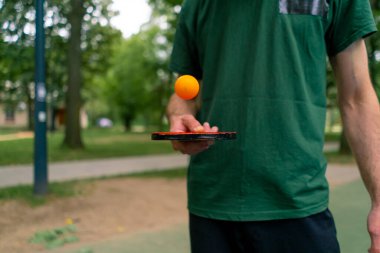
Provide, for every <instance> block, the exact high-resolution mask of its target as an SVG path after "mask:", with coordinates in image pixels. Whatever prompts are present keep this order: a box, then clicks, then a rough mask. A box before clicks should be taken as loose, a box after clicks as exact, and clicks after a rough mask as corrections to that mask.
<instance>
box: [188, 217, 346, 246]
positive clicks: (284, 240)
mask: <svg viewBox="0 0 380 253" xmlns="http://www.w3.org/2000/svg"><path fill="white" fill-rule="evenodd" d="M190 241H191V252H192V253H339V252H340V249H339V244H338V241H337V237H336V229H335V224H334V220H333V217H332V215H331V213H330V211H329V210H326V211H324V212H321V213H318V214H315V215H312V216H309V217H306V218H300V219H286V220H273V221H249V222H235V221H221V220H213V219H207V218H202V217H199V216H196V215H193V214H190Z"/></svg>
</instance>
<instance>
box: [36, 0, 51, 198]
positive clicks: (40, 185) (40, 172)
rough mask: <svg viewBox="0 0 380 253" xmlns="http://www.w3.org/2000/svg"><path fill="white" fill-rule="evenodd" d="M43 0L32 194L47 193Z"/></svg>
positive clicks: (39, 16)
mask: <svg viewBox="0 0 380 253" xmlns="http://www.w3.org/2000/svg"><path fill="white" fill-rule="evenodd" d="M43 6H44V0H36V40H35V96H34V194H35V195H40V196H43V195H45V194H46V193H47V188H48V173H47V151H46V150H47V143H46V118H47V117H46V86H45V31H44V8H43Z"/></svg>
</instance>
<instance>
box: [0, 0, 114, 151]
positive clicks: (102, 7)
mask: <svg viewBox="0 0 380 253" xmlns="http://www.w3.org/2000/svg"><path fill="white" fill-rule="evenodd" d="M110 3H111V0H90V1H83V0H80V1H75V0H51V1H46V7H45V13H46V15H45V26H46V27H45V28H46V47H47V52H46V62H47V64H46V67H47V68H46V74H47V77H46V81H47V90H48V97H47V99H48V104H50V106H51V107H52V108H54V107H55V105H56V104H57V103H59V102H60V101H61V100H63V95H64V94H65V93H66V90H67V84H68V83H71V85H70V87H71V88H70V91H72V87H73V86H72V84H73V83H76V84H77V81H78V80H83V81H84V82H88V83H90V82H91V80H92V79H95V78H96V76H98V75H101V74H102V72H101V71H103V73H104V72H106V69H107V66H109V63H108V62H109V60H108V58H109V57H108V56H109V48H110V45H109V44H111V43H113V42H112V41H113V40H114V39H115V38H117V37H120V36H121V35H120V32H118V31H116V30H115V29H113V28H112V27H111V26H110V24H109V20H110V17H112V16H113V15H115V13H113V12H112V11H109V9H108V6H109V4H110ZM78 4H79V5H78ZM71 5H75V6H74V7H72V6H71ZM79 6H81V7H79ZM78 13H79V16H80V18H81V19H80V20H78V19H75V18H74V16H75V15H77V14H78ZM34 18H35V17H34V5H33V1H32V0H12V1H10V0H2V1H1V0H0V26H1V27H2V33H1V34H0V39H1V43H2V44H0V49H2V48H7V50H1V51H0V53H1V54H2V55H1V56H3V53H4V55H5V57H1V59H0V71H1V72H2V73H6V74H7V75H4V76H2V77H6V78H1V77H0V82H2V83H3V85H4V82H5V81H7V80H8V79H9V78H10V77H9V76H10V75H11V74H10V71H9V69H10V67H8V66H9V63H7V62H6V61H14V62H16V63H17V64H14V65H13V66H12V67H13V70H15V71H16V73H22V75H23V76H24V77H25V78H21V77H20V76H17V75H15V74H12V79H14V80H17V81H20V79H23V80H26V77H29V80H28V82H26V81H25V82H24V83H25V85H24V90H25V91H26V90H28V89H27V88H28V87H30V83H32V82H33V68H31V69H28V70H27V71H26V70H25V68H24V69H22V68H21V67H20V66H19V65H20V64H19V63H21V62H25V63H30V64H32V63H33V61H34V57H33V54H31V55H29V54H23V55H25V57H26V56H28V57H29V56H30V58H28V59H26V58H25V57H24V58H23V59H22V61H20V57H21V56H20V54H19V53H17V52H19V51H25V50H24V49H26V48H28V47H29V48H32V47H33V43H34V28H33V23H34ZM70 22H71V24H70ZM79 22H80V23H79ZM73 24H74V26H73ZM76 25H80V27H79V29H76V30H75V27H76ZM70 29H72V30H70ZM70 31H72V32H73V35H74V36H70ZM78 34H79V40H78ZM69 41H70V42H71V45H72V46H71V47H69V46H68V44H69ZM93 45H96V47H93ZM11 46H12V47H11ZM69 48H70V49H69ZM78 49H79V51H77V52H79V53H83V58H84V59H85V62H83V61H82V60H79V61H78V57H77V56H80V54H74V53H73V52H74V51H75V50H78ZM27 51H28V50H27ZM69 52H70V54H69ZM69 56H70V57H69ZM107 57H108V58H107ZM75 64H77V65H75ZM68 66H70V71H69V70H68ZM76 66H77V67H78V66H83V68H82V69H79V68H77V67H76ZM69 76H70V78H69ZM82 76H84V78H82ZM78 77H79V78H78ZM1 79H3V80H1ZM69 80H70V81H69ZM75 80H77V81H75ZM0 87H1V85H0ZM22 87H23V86H18V88H19V89H22ZM75 87H76V88H77V89H76V90H75V89H74V92H73V93H72V92H69V93H68V94H69V95H70V97H71V98H70V99H68V101H70V102H68V103H67V105H68V107H78V104H79V105H80V106H82V105H83V101H82V100H81V97H80V95H81V94H80V93H81V92H82V87H86V85H83V84H80V85H76V86H75ZM75 87H74V88H75ZM88 87H91V86H90V85H88ZM29 90H30V89H29ZM74 95H75V97H74ZM29 97H30V98H31V99H30V102H29V103H28V104H31V105H32V104H33V103H32V102H33V100H32V97H33V96H32V90H30V92H29ZM73 99H74V100H73ZM28 101H29V100H28ZM78 101H79V102H78ZM31 109H32V108H31ZM52 111H54V110H53V109H52ZM68 111H69V114H71V113H70V112H71V111H74V112H75V110H71V109H70V108H69V109H68ZM75 117H77V114H75V113H73V114H72V115H70V117H66V118H70V119H71V118H75ZM78 118H79V116H78ZM70 119H69V122H68V124H69V125H70V126H69V128H71V129H72V128H75V125H76V124H77V123H76V122H79V119H78V120H77V121H76V120H72V121H71V120H70ZM68 124H66V125H68ZM73 126H74V127H73ZM79 131H80V128H79ZM71 135H73V136H71ZM74 139H76V141H75V143H76V144H78V143H79V147H80V146H82V145H81V144H80V143H81V139H80V134H78V133H77V132H76V131H68V133H66V138H65V143H66V140H67V142H69V140H70V142H71V141H72V140H74ZM78 139H79V141H78ZM76 144H75V145H71V144H67V146H69V147H74V146H76Z"/></svg>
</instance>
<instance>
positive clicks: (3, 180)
mask: <svg viewBox="0 0 380 253" xmlns="http://www.w3.org/2000/svg"><path fill="white" fill-rule="evenodd" d="M187 163H188V156H184V155H180V154H169V155H155V156H139V157H126V158H113V159H102V160H84V161H83V160H82V161H71V162H60V163H51V164H49V182H57V181H65V180H73V179H84V178H97V177H103V176H114V175H121V174H128V173H133V172H141V171H147V170H165V169H173V168H179V167H185V166H186V165H187ZM358 177H359V172H358V170H357V168H356V165H352V164H344V165H339V164H331V165H329V167H328V170H327V178H328V179H329V181H330V182H331V183H332V184H333V185H337V184H342V183H347V182H351V181H354V180H355V179H357V178H358ZM32 183H33V166H32V165H21V166H6V167H4V166H3V167H0V188H4V187H9V186H15V185H20V184H32Z"/></svg>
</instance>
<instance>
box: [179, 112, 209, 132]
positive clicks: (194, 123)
mask: <svg viewBox="0 0 380 253" xmlns="http://www.w3.org/2000/svg"><path fill="white" fill-rule="evenodd" d="M182 123H183V125H184V126H185V127H186V128H187V129H189V130H190V131H191V132H203V131H204V127H203V126H202V125H201V123H199V121H198V120H196V119H195V118H194V117H193V116H190V115H187V116H185V117H183V118H182Z"/></svg>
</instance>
